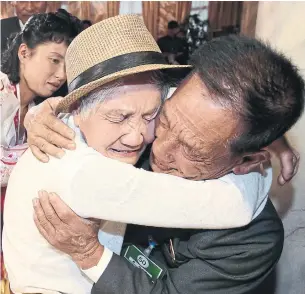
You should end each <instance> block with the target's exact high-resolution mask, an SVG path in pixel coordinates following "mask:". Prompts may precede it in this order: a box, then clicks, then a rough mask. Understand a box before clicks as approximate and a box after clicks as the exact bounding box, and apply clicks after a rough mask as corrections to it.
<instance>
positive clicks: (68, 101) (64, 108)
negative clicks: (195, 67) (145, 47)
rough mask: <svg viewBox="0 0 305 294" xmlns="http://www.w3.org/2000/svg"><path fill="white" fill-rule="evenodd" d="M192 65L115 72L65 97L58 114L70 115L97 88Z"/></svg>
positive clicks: (158, 66) (151, 66)
mask: <svg viewBox="0 0 305 294" xmlns="http://www.w3.org/2000/svg"><path fill="white" fill-rule="evenodd" d="M191 67H192V66H191V65H171V64H146V65H139V66H135V67H132V68H128V69H125V70H122V71H118V72H115V73H113V74H110V75H107V76H105V77H102V78H100V79H97V80H95V81H92V82H90V83H88V84H86V85H84V86H82V87H80V88H78V89H76V90H74V91H72V92H71V93H69V94H68V95H67V96H65V98H64V99H62V100H61V101H60V103H59V104H58V106H57V108H56V113H68V112H71V106H72V105H73V104H74V103H75V102H77V100H78V99H80V98H81V97H83V96H85V95H87V94H88V93H90V92H91V91H93V90H95V89H96V88H98V87H100V86H102V85H105V84H107V83H110V82H112V81H115V80H117V79H120V78H122V77H126V76H129V75H133V74H137V73H143V72H147V71H153V70H164V69H183V68H184V69H185V68H191Z"/></svg>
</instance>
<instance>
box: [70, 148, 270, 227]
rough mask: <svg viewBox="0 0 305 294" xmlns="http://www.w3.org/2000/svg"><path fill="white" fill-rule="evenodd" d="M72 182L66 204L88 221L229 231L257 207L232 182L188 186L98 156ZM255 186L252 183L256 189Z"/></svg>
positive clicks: (246, 220) (187, 182) (190, 183)
mask: <svg viewBox="0 0 305 294" xmlns="http://www.w3.org/2000/svg"><path fill="white" fill-rule="evenodd" d="M240 177H245V178H255V177H261V175H259V174H258V173H253V174H249V175H244V176H240ZM71 183H72V184H71V187H70V194H71V195H72V196H73V197H71V200H70V202H68V205H69V206H70V207H71V208H72V209H73V210H74V211H75V212H76V213H77V214H78V215H80V216H82V217H87V218H88V217H93V218H98V219H107V220H112V221H118V222H123V223H133V224H140V225H147V226H157V227H173V228H174V227H177V228H229V227H238V226H243V225H246V224H248V223H249V222H250V221H251V219H252V217H253V213H254V209H253V207H254V206H255V205H254V204H253V203H250V202H251V201H245V199H244V197H243V195H242V193H241V191H240V190H239V189H238V188H237V186H236V185H235V184H234V183H232V182H230V181H228V180H224V179H218V180H209V181H190V180H186V179H183V178H178V177H175V176H171V175H166V174H159V173H152V172H147V171H145V170H143V169H137V168H135V167H133V166H132V165H128V164H125V163H122V162H119V161H115V160H112V159H109V158H107V157H104V156H101V155H100V154H98V153H96V154H91V158H90V159H89V158H87V159H86V161H84V163H83V164H82V165H81V166H80V168H79V170H78V171H76V173H75V176H74V177H73V179H72V181H71ZM257 183H258V182H257V181H255V180H254V181H253V182H252V185H253V190H254V189H256V190H257V189H258V187H256V186H258V185H257ZM250 184H251V183H250ZM249 194H250V191H249ZM266 194H267V193H266ZM254 196H257V194H254ZM254 202H255V201H254ZM255 203H256V202H255ZM177 216H178V217H177Z"/></svg>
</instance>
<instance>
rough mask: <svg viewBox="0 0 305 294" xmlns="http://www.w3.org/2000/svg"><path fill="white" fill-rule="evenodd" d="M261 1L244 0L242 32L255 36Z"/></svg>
mask: <svg viewBox="0 0 305 294" xmlns="http://www.w3.org/2000/svg"><path fill="white" fill-rule="evenodd" d="M258 4H259V1H244V2H243V8H242V12H241V26H240V33H241V34H242V35H245V36H248V37H255V29H256V19H257V10H258Z"/></svg>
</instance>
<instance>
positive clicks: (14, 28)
mask: <svg viewBox="0 0 305 294" xmlns="http://www.w3.org/2000/svg"><path fill="white" fill-rule="evenodd" d="M0 25H1V53H2V52H3V51H4V50H5V49H6V46H7V40H8V38H9V37H10V35H11V34H13V33H19V32H20V30H21V28H20V24H19V19H18V17H16V16H15V17H9V18H5V19H1V22H0Z"/></svg>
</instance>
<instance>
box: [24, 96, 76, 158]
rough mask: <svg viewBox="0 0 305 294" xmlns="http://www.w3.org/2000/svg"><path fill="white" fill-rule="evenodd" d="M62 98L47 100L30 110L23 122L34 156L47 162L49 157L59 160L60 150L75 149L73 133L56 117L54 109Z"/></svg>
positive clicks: (62, 151) (62, 153)
mask: <svg viewBox="0 0 305 294" xmlns="http://www.w3.org/2000/svg"><path fill="white" fill-rule="evenodd" d="M61 99H62V97H55V98H49V99H47V100H45V101H44V102H42V103H41V104H39V105H37V106H35V107H33V108H31V109H30V110H29V111H28V113H27V115H26V117H25V120H24V126H25V128H26V130H27V141H28V144H29V146H30V148H31V150H32V152H33V154H34V156H35V157H36V158H37V159H39V160H40V161H42V162H48V161H49V156H48V155H51V156H54V157H57V158H61V157H62V156H63V155H64V154H65V152H64V150H63V149H62V148H65V149H69V150H73V149H75V143H74V141H73V139H74V136H75V134H74V131H73V130H72V129H70V128H69V127H68V126H67V125H66V124H64V123H63V122H62V121H61V120H60V119H59V118H57V117H56V113H55V109H56V106H57V105H58V103H59V102H60V100H61Z"/></svg>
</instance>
